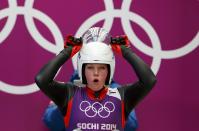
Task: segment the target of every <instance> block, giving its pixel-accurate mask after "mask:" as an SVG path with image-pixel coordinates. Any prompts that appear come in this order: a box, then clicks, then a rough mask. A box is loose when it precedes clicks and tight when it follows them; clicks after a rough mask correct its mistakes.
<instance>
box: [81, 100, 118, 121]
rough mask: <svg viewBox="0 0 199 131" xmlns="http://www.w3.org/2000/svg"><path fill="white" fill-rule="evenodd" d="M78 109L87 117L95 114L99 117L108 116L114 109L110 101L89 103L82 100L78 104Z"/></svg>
mask: <svg viewBox="0 0 199 131" xmlns="http://www.w3.org/2000/svg"><path fill="white" fill-rule="evenodd" d="M108 106H109V107H108ZM79 109H80V110H81V111H82V112H84V114H85V115H86V116H87V117H89V118H92V117H95V116H97V115H98V116H99V117H101V118H108V117H109V116H110V114H111V113H112V112H114V111H115V105H114V104H113V102H111V101H107V102H105V103H104V105H103V104H101V103H99V102H94V103H92V104H91V103H90V102H88V101H82V102H81V103H80V105H79ZM104 112H105V113H104ZM103 113H104V114H103Z"/></svg>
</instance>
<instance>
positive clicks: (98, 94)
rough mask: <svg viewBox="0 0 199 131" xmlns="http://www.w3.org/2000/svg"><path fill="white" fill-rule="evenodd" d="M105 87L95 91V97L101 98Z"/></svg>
mask: <svg viewBox="0 0 199 131" xmlns="http://www.w3.org/2000/svg"><path fill="white" fill-rule="evenodd" d="M104 89H105V86H103V88H102V89H100V90H99V91H94V96H95V98H99V96H100V94H101V92H102V91H103V90H104Z"/></svg>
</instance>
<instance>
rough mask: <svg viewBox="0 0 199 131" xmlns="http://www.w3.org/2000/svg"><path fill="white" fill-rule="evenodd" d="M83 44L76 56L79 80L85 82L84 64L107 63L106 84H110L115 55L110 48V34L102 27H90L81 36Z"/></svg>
mask: <svg viewBox="0 0 199 131" xmlns="http://www.w3.org/2000/svg"><path fill="white" fill-rule="evenodd" d="M82 39H83V46H82V48H81V49H80V51H79V54H78V56H77V70H78V75H79V77H80V80H81V81H82V83H83V84H86V83H87V82H86V78H85V74H84V72H85V68H84V66H85V64H86V63H100V64H107V65H108V71H109V72H108V76H107V80H106V83H105V84H106V85H108V84H110V83H111V81H112V78H113V74H114V71H115V57H114V54H113V51H112V49H111V46H110V45H109V43H110V35H109V34H108V32H107V31H105V30H104V29H103V28H99V27H94V28H90V29H89V30H88V31H87V32H85V33H84V35H83V36H82Z"/></svg>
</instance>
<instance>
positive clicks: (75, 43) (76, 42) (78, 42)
mask: <svg viewBox="0 0 199 131" xmlns="http://www.w3.org/2000/svg"><path fill="white" fill-rule="evenodd" d="M69 47H72V52H71V57H73V56H74V55H75V54H76V53H77V52H78V51H79V50H80V49H81V47H82V38H81V37H80V38H75V37H74V36H72V35H68V36H67V37H66V39H65V41H64V48H69Z"/></svg>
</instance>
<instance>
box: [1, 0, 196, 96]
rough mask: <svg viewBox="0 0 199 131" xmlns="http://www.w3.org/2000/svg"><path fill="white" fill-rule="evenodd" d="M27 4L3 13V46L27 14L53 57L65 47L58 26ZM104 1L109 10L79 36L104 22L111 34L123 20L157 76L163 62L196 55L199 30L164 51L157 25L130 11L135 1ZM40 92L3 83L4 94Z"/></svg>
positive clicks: (12, 1)
mask: <svg viewBox="0 0 199 131" xmlns="http://www.w3.org/2000/svg"><path fill="white" fill-rule="evenodd" d="M24 1H25V4H24V6H18V5H17V0H8V8H5V9H2V10H0V20H1V19H3V18H5V17H8V19H7V21H6V23H5V26H4V27H3V29H2V30H1V32H0V45H1V44H2V43H3V41H4V40H5V39H6V38H7V37H8V36H9V34H10V33H11V31H12V29H13V28H14V25H15V23H16V19H17V16H18V15H23V16H24V20H25V24H26V27H27V29H28V31H29V33H30V34H31V37H33V39H34V40H35V41H36V42H37V44H39V45H40V46H41V47H42V48H44V49H45V50H47V51H49V52H51V53H53V54H58V53H59V51H60V50H61V49H62V48H63V41H64V40H63V38H62V34H61V31H60V30H59V28H58V26H57V24H56V23H55V22H54V21H53V20H52V19H51V18H50V17H49V16H48V15H46V14H45V13H43V12H41V11H40V10H38V9H35V8H34V7H33V3H34V0H24ZM103 2H104V4H105V10H103V11H100V12H97V13H95V14H94V15H92V16H90V17H89V18H88V19H87V20H85V21H84V22H83V23H81V25H80V27H79V29H78V30H77V32H76V35H75V36H76V37H80V36H81V35H82V34H83V33H84V32H85V31H86V30H88V29H89V28H90V27H92V26H93V25H95V24H96V23H97V22H99V21H102V20H104V24H103V28H105V29H107V31H110V30H111V27H112V25H113V21H114V18H121V23H122V28H123V30H124V33H125V34H126V35H127V36H128V38H129V40H130V42H131V43H133V46H134V47H135V48H137V49H138V50H140V51H141V52H143V53H144V54H146V55H148V56H151V57H152V58H153V60H152V63H151V69H152V70H153V72H154V73H155V74H157V73H158V70H159V69H160V65H161V60H162V59H175V58H179V57H182V56H184V55H186V54H188V53H190V52H192V51H193V50H195V49H196V48H197V47H198V46H199V42H198V41H199V31H197V32H196V35H195V36H193V39H192V40H190V41H189V42H188V43H186V44H185V45H184V46H182V47H180V48H177V49H173V50H162V49H161V43H160V39H159V36H158V34H157V33H156V31H155V29H154V28H153V26H152V25H151V24H150V23H149V22H148V21H147V20H146V19H144V18H143V17H141V16H140V15H139V14H136V13H135V12H132V11H131V10H130V6H131V3H132V0H123V1H122V6H121V9H115V8H114V2H113V0H104V1H103ZM33 18H35V19H38V20H39V21H41V22H42V23H43V24H44V25H46V27H48V29H49V30H50V31H51V33H52V35H53V37H54V40H55V43H51V42H50V41H49V40H47V39H45V38H44V37H43V36H42V34H41V33H40V32H39V31H38V29H37V27H36V25H35V23H34V20H33ZM131 21H132V22H134V23H136V24H137V25H139V26H140V27H141V28H142V29H143V30H144V31H145V32H146V33H147V35H148V36H149V39H150V41H151V43H152V47H149V46H147V44H145V43H144V42H143V41H142V40H140V39H139V37H137V35H136V33H135V32H134V31H133V28H132V27H131V24H130V22H131ZM76 59H77V55H75V56H74V57H73V67H74V68H75V69H77V63H76ZM38 90H39V89H38V87H37V86H36V84H35V83H32V84H30V85H23V86H21V85H20V86H18V85H12V84H9V83H6V82H4V81H1V80H0V91H4V92H7V93H10V94H18V95H22V94H30V93H34V92H36V91H38Z"/></svg>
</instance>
